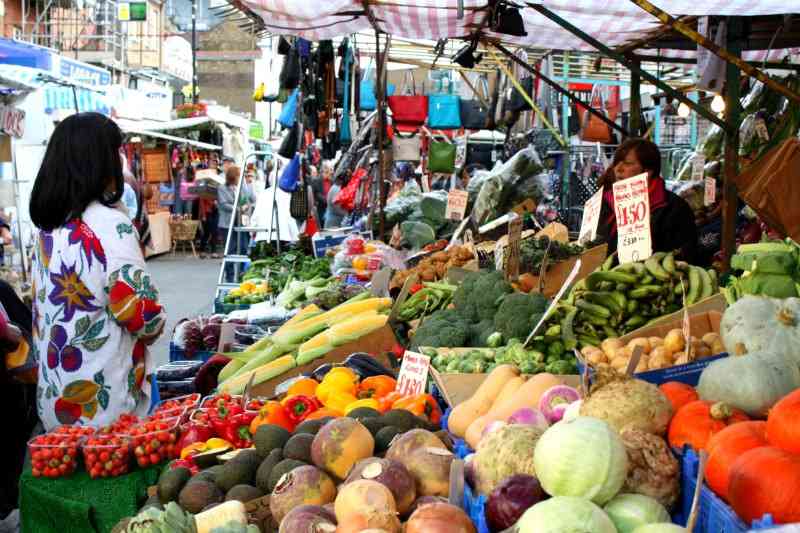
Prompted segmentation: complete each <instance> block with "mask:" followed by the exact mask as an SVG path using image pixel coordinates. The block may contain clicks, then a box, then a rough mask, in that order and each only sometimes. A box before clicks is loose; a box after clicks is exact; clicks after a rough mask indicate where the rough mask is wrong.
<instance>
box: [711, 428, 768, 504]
mask: <svg viewBox="0 0 800 533" xmlns="http://www.w3.org/2000/svg"><path fill="white" fill-rule="evenodd" d="M766 431H767V423H766V422H763V421H760V420H758V421H752V422H740V423H738V424H733V425H732V426H728V427H726V428H725V429H723V430H722V431H720V432H719V433H717V434H715V435H714V436H712V437H711V438H710V439H709V440H708V445H707V446H706V451H707V452H708V463H707V464H706V482H707V483H708V486H709V487H711V490H713V491H714V492H716V493H717V494H718V495H719V496H720V497H721V498H722V499H723V500H726V501H727V500H728V483H729V482H730V475H731V465H733V463H734V461H736V459H738V458H739V456H740V455H742V454H743V453H745V452H747V451H750V450H752V449H753V448H758V447H761V446H769V444H768V443H767V437H766Z"/></svg>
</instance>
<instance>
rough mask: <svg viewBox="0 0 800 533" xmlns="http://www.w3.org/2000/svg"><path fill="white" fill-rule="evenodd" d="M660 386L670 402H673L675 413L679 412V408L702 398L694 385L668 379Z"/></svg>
mask: <svg viewBox="0 0 800 533" xmlns="http://www.w3.org/2000/svg"><path fill="white" fill-rule="evenodd" d="M658 388H659V389H660V390H661V392H662V393H664V396H666V397H667V399H668V400H669V403H671V404H672V412H673V413H677V412H678V409H680V408H681V407H683V406H684V405H686V404H687V403H689V402H693V401H695V400H699V399H700V396H699V395H698V394H697V391H696V390H695V389H694V387H692V386H691V385H687V384H686V383H681V382H680V381H667V382H666V383H662V384H661V385H659V386H658Z"/></svg>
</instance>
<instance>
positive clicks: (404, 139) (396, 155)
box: [392, 130, 422, 162]
mask: <svg viewBox="0 0 800 533" xmlns="http://www.w3.org/2000/svg"><path fill="white" fill-rule="evenodd" d="M421 152H422V139H420V137H419V135H417V133H416V132H415V133H412V134H411V135H402V134H401V133H400V132H399V131H396V130H395V132H394V139H392V158H393V159H394V160H395V161H412V162H417V161H419V160H420V159H421Z"/></svg>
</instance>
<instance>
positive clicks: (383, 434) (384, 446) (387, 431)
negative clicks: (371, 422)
mask: <svg viewBox="0 0 800 533" xmlns="http://www.w3.org/2000/svg"><path fill="white" fill-rule="evenodd" d="M401 433H403V432H402V431H400V430H399V429H397V428H396V427H394V426H386V427H385V428H383V429H381V430H380V431H378V434H377V435H375V451H376V452H385V451H386V450H388V449H389V446H390V445H391V444H392V439H394V438H395V437H396V436H397V435H399V434H401Z"/></svg>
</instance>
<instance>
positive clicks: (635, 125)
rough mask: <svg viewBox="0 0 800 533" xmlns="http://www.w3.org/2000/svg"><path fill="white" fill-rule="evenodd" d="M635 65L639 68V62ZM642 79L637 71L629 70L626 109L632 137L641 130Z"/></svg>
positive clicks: (636, 135)
mask: <svg viewBox="0 0 800 533" xmlns="http://www.w3.org/2000/svg"><path fill="white" fill-rule="evenodd" d="M636 64H637V67H639V68H641V63H639V62H638V61H637V62H636ZM641 82H642V79H641V77H640V76H639V73H638V72H636V71H631V105H630V109H629V110H628V129H629V130H630V132H631V135H633V136H634V137H638V136H639V132H640V131H641V130H642V93H641V87H642V84H641Z"/></svg>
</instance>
